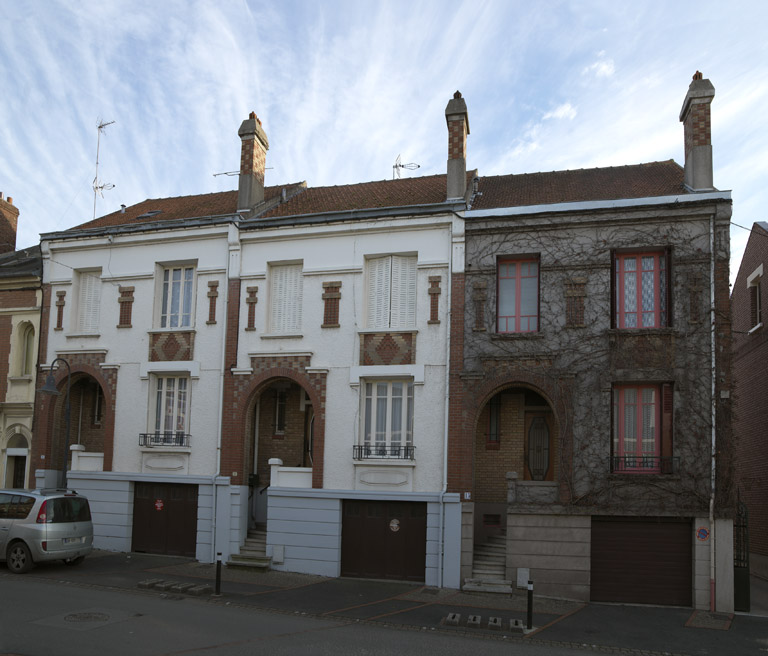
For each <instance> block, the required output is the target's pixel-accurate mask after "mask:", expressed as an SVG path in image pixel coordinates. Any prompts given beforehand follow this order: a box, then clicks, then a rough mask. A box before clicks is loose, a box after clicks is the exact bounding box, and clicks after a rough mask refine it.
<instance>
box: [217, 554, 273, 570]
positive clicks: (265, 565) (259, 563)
mask: <svg viewBox="0 0 768 656" xmlns="http://www.w3.org/2000/svg"><path fill="white" fill-rule="evenodd" d="M271 564H272V558H269V557H267V556H247V555H244V554H232V555H231V556H230V557H229V560H228V561H227V567H249V568H255V569H269V566H270V565H271Z"/></svg>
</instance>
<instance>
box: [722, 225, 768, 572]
mask: <svg viewBox="0 0 768 656" xmlns="http://www.w3.org/2000/svg"><path fill="white" fill-rule="evenodd" d="M764 271H768V223H766V222H765V221H760V222H758V223H755V224H754V225H753V226H752V233H751V234H750V236H749V241H748V242H747V247H746V249H745V251H744V257H743V258H742V260H741V265H740V266H739V273H738V275H737V276H736V282H735V283H734V286H733V291H732V293H731V311H732V313H733V381H734V416H733V432H734V436H735V438H736V447H737V462H736V473H737V484H738V489H739V495H740V497H741V500H742V501H743V502H744V503H745V504H746V506H747V510H748V512H749V552H750V556H749V559H750V562H749V564H750V569H751V570H752V572H754V573H756V574H758V575H760V576H763V577H768V474H766V472H768V429H767V428H766V427H768V393H767V392H766V386H765V382H764V376H765V371H766V366H768V332H766V330H765V320H766V314H765V312H766V306H767V305H768V285H766V284H765V281H764V277H763V276H764Z"/></svg>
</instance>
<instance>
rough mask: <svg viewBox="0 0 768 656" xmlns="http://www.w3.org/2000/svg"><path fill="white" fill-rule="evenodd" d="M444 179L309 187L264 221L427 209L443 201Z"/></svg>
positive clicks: (276, 208) (274, 209)
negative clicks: (338, 213)
mask: <svg viewBox="0 0 768 656" xmlns="http://www.w3.org/2000/svg"><path fill="white" fill-rule="evenodd" d="M446 190H447V187H446V176H445V175H428V176H424V177H420V178H403V179H401V180H379V181H376V182H361V183H358V184H350V185H339V186H337V187H312V188H309V189H307V190H306V191H303V192H302V193H300V194H298V195H296V196H294V197H293V198H291V199H290V200H289V201H288V202H287V203H281V204H280V205H278V206H277V207H275V208H273V209H271V210H270V211H269V212H266V213H265V214H262V215H261V216H262V217H264V218H273V217H280V216H295V215H300V214H319V213H323V212H345V211H349V210H366V209H377V208H382V207H403V206H408V205H428V204H432V203H442V202H444V201H445V194H446Z"/></svg>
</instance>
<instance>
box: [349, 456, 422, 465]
mask: <svg viewBox="0 0 768 656" xmlns="http://www.w3.org/2000/svg"><path fill="white" fill-rule="evenodd" d="M352 464H353V465H354V466H355V467H415V466H416V461H415V460H409V459H405V458H383V457H382V458H365V459H363V460H353V461H352Z"/></svg>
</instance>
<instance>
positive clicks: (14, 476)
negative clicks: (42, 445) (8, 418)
mask: <svg viewBox="0 0 768 656" xmlns="http://www.w3.org/2000/svg"><path fill="white" fill-rule="evenodd" d="M21 430H23V429H22V427H21V426H13V427H11V429H10V431H9V433H10V435H9V436H8V438H7V439H8V441H7V443H6V447H5V462H4V463H3V464H4V467H3V471H4V472H5V476H4V478H5V480H4V481H3V487H6V488H15V489H24V488H26V487H27V480H28V472H27V468H28V466H29V440H28V438H27V437H26V436H25V435H24V434H23V433H22V432H21Z"/></svg>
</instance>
